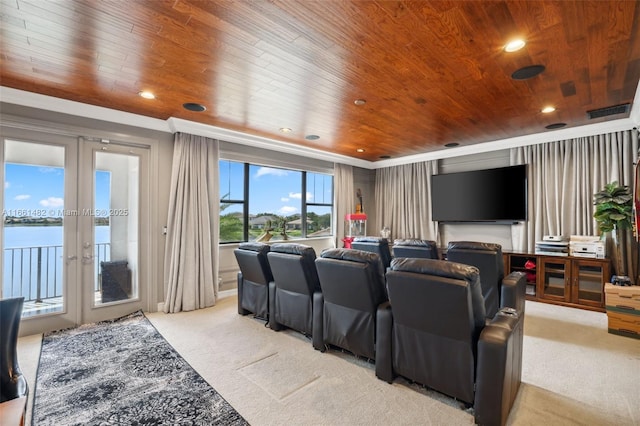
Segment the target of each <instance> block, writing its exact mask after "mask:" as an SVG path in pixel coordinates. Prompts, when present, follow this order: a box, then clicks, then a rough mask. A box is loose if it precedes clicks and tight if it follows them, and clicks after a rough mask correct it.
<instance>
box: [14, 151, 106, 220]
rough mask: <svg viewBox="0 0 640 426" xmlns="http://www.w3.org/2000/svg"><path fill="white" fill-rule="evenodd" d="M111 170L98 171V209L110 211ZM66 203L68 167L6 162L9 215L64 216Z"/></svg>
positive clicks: (96, 207) (96, 206) (66, 207)
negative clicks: (65, 173) (65, 179)
mask: <svg viewBox="0 0 640 426" xmlns="http://www.w3.org/2000/svg"><path fill="white" fill-rule="evenodd" d="M110 180H111V176H110V173H109V172H105V171H96V187H95V189H96V205H95V206H93V208H95V209H101V210H105V209H106V210H108V209H109V199H110V186H111V185H110ZM63 209H67V210H68V209H70V207H69V206H65V205H64V169H63V168H62V167H45V166H34V165H25V164H14V163H6V164H5V181H4V210H5V213H6V215H7V216H16V215H15V214H12V213H15V212H23V211H26V212H27V214H23V215H19V216H36V214H29V212H31V213H37V216H44V217H61V216H62V210H63Z"/></svg>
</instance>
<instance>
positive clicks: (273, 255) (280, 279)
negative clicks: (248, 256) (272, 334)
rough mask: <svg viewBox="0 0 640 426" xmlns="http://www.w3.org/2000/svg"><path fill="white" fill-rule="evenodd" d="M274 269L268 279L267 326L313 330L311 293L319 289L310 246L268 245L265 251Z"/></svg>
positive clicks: (306, 333)
mask: <svg viewBox="0 0 640 426" xmlns="http://www.w3.org/2000/svg"><path fill="white" fill-rule="evenodd" d="M267 258H268V259H269V265H270V266H271V271H272V273H273V281H271V282H270V283H269V326H270V327H271V329H272V330H275V331H278V330H281V329H282V328H283V326H285V327H289V328H292V329H294V330H297V331H299V332H301V333H303V334H305V335H307V336H310V335H311V334H312V332H313V327H312V323H313V297H314V294H315V293H319V292H320V281H319V280H318V271H317V270H316V264H315V260H316V252H315V250H314V249H313V247H310V246H307V245H304V244H296V243H279V244H273V245H272V246H271V251H269V253H268V254H267Z"/></svg>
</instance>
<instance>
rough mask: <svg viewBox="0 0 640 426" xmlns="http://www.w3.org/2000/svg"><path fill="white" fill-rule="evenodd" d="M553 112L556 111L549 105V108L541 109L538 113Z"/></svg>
mask: <svg viewBox="0 0 640 426" xmlns="http://www.w3.org/2000/svg"><path fill="white" fill-rule="evenodd" d="M555 110H556V108H555V107H552V106H551V105H549V106H546V107H544V108H542V109H541V110H540V112H541V113H543V114H549V113H550V112H553V111H555Z"/></svg>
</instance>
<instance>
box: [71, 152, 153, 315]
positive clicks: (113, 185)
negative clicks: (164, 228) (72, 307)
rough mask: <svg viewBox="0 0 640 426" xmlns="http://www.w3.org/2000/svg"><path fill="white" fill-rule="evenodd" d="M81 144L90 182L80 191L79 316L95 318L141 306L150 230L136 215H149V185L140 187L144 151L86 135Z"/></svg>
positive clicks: (144, 181) (144, 182) (143, 178)
mask: <svg viewBox="0 0 640 426" xmlns="http://www.w3.org/2000/svg"><path fill="white" fill-rule="evenodd" d="M82 149H83V150H85V149H86V151H85V152H84V154H83V156H84V157H85V158H86V159H87V161H86V162H83V164H85V165H92V168H91V170H89V168H88V167H87V169H86V170H83V171H82V172H81V173H83V175H88V179H87V182H91V186H90V189H91V190H90V191H82V194H84V195H85V197H83V198H82V206H83V207H85V208H86V212H85V213H86V214H84V215H83V221H82V225H81V229H82V232H81V238H82V266H83V275H82V276H83V283H84V293H85V297H84V308H83V322H94V321H101V320H103V319H108V318H113V317H114V316H118V315H125V314H127V313H129V312H132V311H134V310H136V309H142V308H143V306H142V301H141V293H142V292H143V290H142V288H141V285H140V282H141V277H142V275H143V269H144V267H145V265H146V262H142V264H141V259H142V258H143V256H142V252H141V250H143V248H144V250H146V249H147V247H146V244H145V241H147V240H148V232H143V231H145V230H146V229H145V228H144V227H142V226H141V225H140V217H148V216H142V215H143V214H145V215H148V208H147V205H148V203H145V202H144V200H143V199H144V197H143V195H144V194H148V191H142V188H145V186H144V185H148V179H147V178H146V173H147V161H148V160H147V157H148V151H147V150H144V149H137V148H136V149H132V148H129V147H123V146H117V145H109V146H101V144H100V143H97V142H87V141H85V142H84V143H83V147H82ZM87 157H90V158H87ZM87 187H88V185H87ZM143 234H144V235H143Z"/></svg>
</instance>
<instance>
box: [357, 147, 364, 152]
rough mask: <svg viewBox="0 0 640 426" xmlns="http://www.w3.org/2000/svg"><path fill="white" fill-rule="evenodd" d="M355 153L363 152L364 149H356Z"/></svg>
mask: <svg viewBox="0 0 640 426" xmlns="http://www.w3.org/2000/svg"><path fill="white" fill-rule="evenodd" d="M356 152H364V148H358V149H356Z"/></svg>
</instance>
